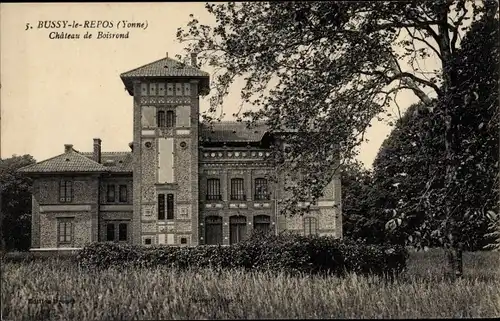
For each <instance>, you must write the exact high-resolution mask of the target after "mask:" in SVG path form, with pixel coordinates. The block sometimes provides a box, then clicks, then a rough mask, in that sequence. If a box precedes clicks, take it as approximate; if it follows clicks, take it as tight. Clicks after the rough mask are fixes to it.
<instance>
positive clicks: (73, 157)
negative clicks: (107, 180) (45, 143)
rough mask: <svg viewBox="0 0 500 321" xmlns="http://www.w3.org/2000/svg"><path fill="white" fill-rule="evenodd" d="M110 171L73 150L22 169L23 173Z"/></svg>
mask: <svg viewBox="0 0 500 321" xmlns="http://www.w3.org/2000/svg"><path fill="white" fill-rule="evenodd" d="M107 170H108V169H107V168H106V167H105V166H103V165H101V164H99V163H97V162H95V161H93V160H92V159H89V158H88V157H85V156H83V155H82V154H80V153H79V152H77V151H75V150H73V149H71V150H69V151H67V152H65V153H64V154H61V155H58V156H55V157H52V158H49V159H47V160H44V161H41V162H39V163H36V164H33V165H29V166H26V167H23V168H20V169H19V171H20V172H23V173H54V172H59V173H102V172H106V171H107Z"/></svg>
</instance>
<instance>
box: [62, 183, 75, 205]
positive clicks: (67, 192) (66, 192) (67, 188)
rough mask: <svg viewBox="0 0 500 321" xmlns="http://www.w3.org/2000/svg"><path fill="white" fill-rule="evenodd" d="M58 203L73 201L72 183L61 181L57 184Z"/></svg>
mask: <svg viewBox="0 0 500 321" xmlns="http://www.w3.org/2000/svg"><path fill="white" fill-rule="evenodd" d="M59 201H60V202H61V203H68V202H71V201H73V182H72V181H66V180H62V181H60V182H59Z"/></svg>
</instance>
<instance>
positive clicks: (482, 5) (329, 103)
mask: <svg viewBox="0 0 500 321" xmlns="http://www.w3.org/2000/svg"><path fill="white" fill-rule="evenodd" d="M206 8H207V10H208V11H209V12H210V13H211V14H213V15H214V16H215V18H216V24H215V26H208V25H203V24H200V22H199V21H198V20H196V19H195V18H193V20H192V21H191V22H190V23H189V24H188V28H187V29H182V28H179V30H178V33H177V37H178V39H179V40H180V41H181V42H186V43H187V47H186V49H187V51H188V53H190V52H196V53H198V57H199V58H198V62H199V64H200V65H204V64H208V65H210V66H211V67H213V68H214V70H215V71H214V75H213V77H212V91H211V93H210V96H211V97H210V103H211V108H210V110H209V113H208V114H207V115H206V116H207V118H209V119H212V118H217V115H218V113H219V112H220V113H222V107H223V102H224V98H225V96H226V95H227V93H228V92H229V90H230V88H231V84H232V83H233V82H234V81H235V79H238V78H243V79H244V81H245V86H244V88H243V89H242V91H241V98H242V102H243V104H242V106H247V105H248V106H250V105H251V106H253V108H254V109H255V110H253V111H244V112H240V113H238V115H237V116H241V117H244V118H249V119H250V120H252V121H254V120H258V119H264V120H265V121H266V122H267V124H268V125H269V126H270V128H271V131H274V132H282V131H292V132H295V133H296V135H292V136H290V138H289V143H290V150H289V151H288V152H284V151H283V150H281V149H276V150H275V151H274V154H275V155H273V156H274V158H273V159H274V160H275V161H276V162H277V163H278V164H279V165H281V166H283V168H285V169H287V170H288V171H290V172H302V173H307V175H303V176H302V177H301V179H300V181H299V182H298V184H297V187H296V188H295V189H294V190H293V194H292V196H291V197H290V198H289V199H287V200H285V206H283V207H282V208H283V209H285V210H286V211H290V212H294V211H295V210H296V206H295V204H296V202H297V201H299V200H301V199H303V197H304V194H306V192H307V191H310V192H311V196H312V198H313V201H314V199H315V198H317V197H319V196H320V195H321V191H322V187H324V186H325V185H326V184H327V183H328V182H329V181H330V180H331V178H332V175H333V174H334V169H335V168H337V166H338V160H339V158H340V159H341V160H342V161H345V160H349V159H352V158H353V157H354V156H355V155H356V147H357V146H359V145H360V144H361V143H362V142H363V141H364V139H365V137H364V134H365V131H366V129H367V128H368V127H369V125H370V122H371V121H372V120H373V119H374V117H376V116H379V115H380V114H381V113H383V112H384V111H385V110H386V109H387V107H389V106H390V105H391V104H392V103H393V101H394V99H395V97H396V95H397V93H399V92H401V91H402V90H409V91H411V92H413V93H414V94H415V95H416V96H417V97H418V98H419V100H420V104H419V106H420V107H421V108H418V110H419V112H420V111H421V110H426V112H427V113H429V116H427V117H426V118H425V119H426V120H427V121H428V123H426V124H425V128H428V129H429V130H431V131H432V130H436V131H437V132H438V133H439V135H441V137H442V138H443V140H442V141H440V140H439V139H438V138H437V137H436V141H432V142H431V143H430V145H431V146H432V145H433V144H436V146H439V145H440V144H442V143H443V144H444V146H443V147H442V149H441V150H442V154H443V157H442V158H441V160H442V167H439V170H440V171H442V172H444V177H443V176H442V175H438V176H436V177H434V176H432V178H433V179H434V180H429V181H427V182H425V184H426V185H425V186H426V187H429V190H431V189H432V191H431V192H429V191H427V192H428V194H426V196H425V197H423V196H422V193H425V192H426V190H424V191H418V190H417V189H416V190H415V193H414V194H412V195H411V197H412V198H413V199H419V200H421V199H423V200H425V202H424V203H426V202H427V203H429V204H427V205H426V206H427V209H426V211H427V213H431V215H433V216H434V219H433V222H436V224H437V225H436V226H435V227H433V228H431V229H430V230H431V231H432V232H434V234H436V233H437V234H438V235H437V236H438V237H437V238H434V235H433V238H434V239H437V240H438V241H441V242H443V244H444V245H446V244H448V245H450V246H451V247H455V246H457V242H459V241H460V240H459V238H458V237H457V234H460V231H461V228H464V222H465V220H468V219H469V218H470V217H471V215H472V216H474V217H479V216H484V214H483V213H484V211H480V212H477V211H475V209H474V210H473V211H472V212H471V211H470V210H467V209H469V208H470V207H471V206H472V205H470V204H472V203H474V202H475V201H473V200H472V199H473V198H474V197H473V196H471V195H473V194H471V193H472V190H471V191H465V190H464V188H469V187H464V186H462V185H461V184H460V183H459V182H463V181H464V180H470V179H471V177H473V176H471V175H484V173H486V172H487V171H489V170H490V169H491V167H489V169H483V170H481V169H478V170H479V171H477V170H476V169H474V170H472V169H471V168H472V167H474V166H475V165H473V164H478V163H479V164H486V163H481V162H480V161H479V158H478V157H480V158H481V157H482V158H484V159H487V158H488V159H489V157H490V156H489V155H490V154H491V153H490V151H491V150H492V149H491V148H490V147H491V146H492V145H491V144H492V142H491V141H489V142H485V141H481V140H478V139H470V138H471V137H480V136H481V135H483V134H486V132H487V131H488V133H489V131H492V130H494V129H495V124H494V122H492V121H490V120H491V119H492V118H491V117H490V116H489V115H491V113H490V111H488V112H485V113H483V112H482V111H481V113H480V114H481V115H482V116H477V110H479V109H481V110H482V109H483V108H485V107H484V106H485V105H488V103H489V101H488V100H487V99H489V98H487V97H490V96H495V97H498V96H497V94H498V90H496V88H493V87H494V85H495V82H494V81H492V80H490V79H496V80H498V76H496V75H495V76H494V77H493V78H488V77H490V76H488V72H492V70H490V69H488V66H497V65H498V60H497V58H498V52H497V49H492V50H493V51H490V52H491V54H490V55H489V56H488V55H486V56H485V55H481V58H479V57H480V55H478V54H477V52H474V50H473V49H474V47H477V46H479V45H483V44H482V43H478V42H481V41H485V40H487V39H488V37H482V38H481V39H477V38H475V37H474V36H473V37H471V38H470V40H468V42H470V45H464V46H462V42H463V41H462V37H463V35H464V34H466V33H467V32H468V31H469V29H470V26H471V25H473V26H479V25H476V24H475V22H477V21H482V22H484V23H485V24H488V23H489V24H490V25H495V26H496V25H497V24H498V16H497V10H498V3H497V2H496V1H494V0H482V1H475V0H437V1H411V2H409V1H391V2H389V1H378V2H375V1H370V2H368V1H364V2H340V1H329V2H326V1H324V2H323V1H322V2H319V1H318V2H316V1H315V2H270V3H269V2H248V3H246V2H245V3H227V4H216V5H214V4H207V5H206ZM476 28H481V27H476ZM493 29H495V28H493ZM493 29H491V30H493ZM496 29H497V27H496ZM496 29H495V30H496ZM495 32H496V31H495ZM490 38H491V39H494V40H493V41H496V39H497V38H498V37H497V36H496V33H494V32H493V31H492V33H491V36H490ZM475 41H476V42H475ZM489 45H493V47H494V44H492V43H491V41H490V42H489V44H488V45H485V46H486V47H487V46H489ZM462 47H463V48H462ZM495 48H496V47H495ZM428 58H429V59H431V58H432V59H434V60H435V61H436V62H437V65H438V66H439V67H438V68H437V69H436V70H431V71H425V70H422V68H421V65H423V61H425V59H428ZM477 59H481V60H480V61H481V63H479V64H477V63H476V62H478V61H477ZM475 61H476V62H475ZM486 61H488V62H491V64H490V63H485V62H486ZM473 65H474V66H475V67H473ZM485 68H486V69H485ZM493 100H495V98H493ZM493 100H492V101H493ZM496 100H498V99H496ZM491 108H492V110H493V111H496V108H497V107H496V106H493V107H491ZM242 110H243V109H242ZM459 110H461V111H460V112H459ZM462 113H465V114H466V115H468V116H467V121H465V118H464V117H463V116H461V115H462ZM488 113H490V114H488ZM493 114H494V113H493ZM474 115H475V116H474ZM422 117H423V116H422ZM480 117H483V118H482V119H480ZM473 124H475V125H473ZM481 124H482V125H481ZM476 125H477V126H476ZM440 128H442V130H440ZM466 128H467V129H468V130H469V132H468V131H467V129H466ZM496 130H497V128H496V129H495V131H496ZM470 131H472V132H470ZM405 139H406V138H405ZM418 139H424V138H418ZM480 141H481V142H480ZM484 144H486V145H484ZM485 146H487V148H485ZM436 148H437V147H436ZM431 149H432V148H431ZM461 149H465V150H467V151H468V153H469V154H468V156H467V157H465V158H463V155H464V153H458V152H457V151H459V150H461ZM480 149H481V151H483V150H485V149H486V150H488V151H486V152H485V153H482V152H481V153H479V152H478V151H479V150H480ZM410 150H411V149H410ZM410 150H409V151H410ZM432 150H433V152H435V153H438V150H439V149H432ZM410 152H411V151H410ZM426 152H427V151H426ZM429 152H431V151H430V150H429ZM479 155H480V156H479ZM403 157H407V156H403ZM470 157H472V158H470ZM415 161H417V160H412V162H414V165H415V166H416V164H418V162H417V163H416V162H415ZM488 162H489V161H488ZM488 164H489V163H488ZM426 166H428V167H429V168H428V169H427V170H428V171H431V172H432V171H438V169H437V168H438V165H437V164H426ZM439 166H441V165H439ZM481 166H482V165H481ZM488 166H489V165H488ZM415 170H417V169H415ZM489 173H491V171H490V172H489ZM478 177H480V178H479V179H483V176H478ZM474 186H475V187H474V188H476V187H478V186H479V185H474ZM490 186H491V185H490ZM471 188H472V187H471ZM474 188H473V189H474ZM409 197H410V196H409ZM458 197H461V200H460V205H459V206H458V207H457V206H456V203H455V202H456V201H457V200H458ZM409 204H411V205H409V206H414V204H415V202H413V201H412V202H410V203H409ZM419 206H420V205H419ZM405 215H406V214H405V211H399V212H398V211H396V213H395V216H394V220H393V221H391V223H390V224H389V225H398V224H397V222H402V221H407V222H408V219H407V218H406V217H405ZM422 224H423V223H422ZM439 234H441V236H442V237H441V236H439ZM453 235H455V236H453ZM417 237H418V235H417Z"/></svg>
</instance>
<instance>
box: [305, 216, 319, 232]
mask: <svg viewBox="0 0 500 321" xmlns="http://www.w3.org/2000/svg"><path fill="white" fill-rule="evenodd" d="M317 234H318V219H317V218H315V217H304V235H306V236H307V235H317Z"/></svg>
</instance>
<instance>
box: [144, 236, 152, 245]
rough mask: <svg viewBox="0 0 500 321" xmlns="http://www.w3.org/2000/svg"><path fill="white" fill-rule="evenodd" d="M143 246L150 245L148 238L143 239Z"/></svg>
mask: <svg viewBox="0 0 500 321" xmlns="http://www.w3.org/2000/svg"><path fill="white" fill-rule="evenodd" d="M144 244H146V245H151V238H149V237H148V238H146V239H144Z"/></svg>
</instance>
